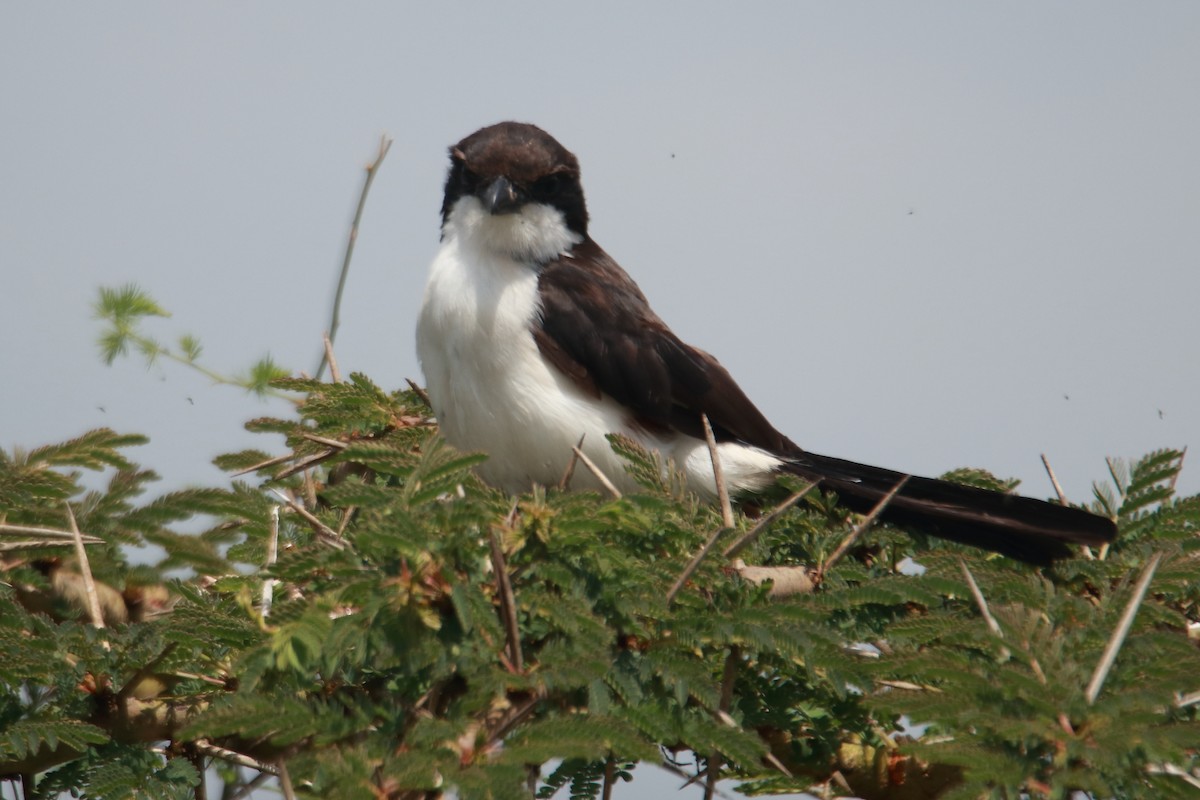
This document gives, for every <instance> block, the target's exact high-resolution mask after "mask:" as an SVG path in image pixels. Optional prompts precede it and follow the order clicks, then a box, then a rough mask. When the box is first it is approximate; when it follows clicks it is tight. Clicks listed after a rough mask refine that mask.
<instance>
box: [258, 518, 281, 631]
mask: <svg viewBox="0 0 1200 800" xmlns="http://www.w3.org/2000/svg"><path fill="white" fill-rule="evenodd" d="M270 529H271V535H270V536H268V537H267V563H266V564H265V565H264V566H265V567H266V568H267V569H270V568H271V567H273V566H274V565H275V559H276V558H278V557H279V506H278V505H274V504H272V505H271V523H270ZM274 598H275V579H274V578H270V577H267V578H264V579H263V587H262V603H261V606H262V616H263V619H266V618H267V617H269V616H270V615H271V602H272V600H274Z"/></svg>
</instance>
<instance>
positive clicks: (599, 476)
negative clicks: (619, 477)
mask: <svg viewBox="0 0 1200 800" xmlns="http://www.w3.org/2000/svg"><path fill="white" fill-rule="evenodd" d="M571 449H572V450H574V451H575V455H576V456H577V457H578V458H579V460H580V461H582V462H583V465H584V466H585V467H587V468H588V469H589V470H590V471H591V473H592V474H593V475H595V476H596V480H598V481H600V483H601V485H603V486H604V488H605V489H608V491H609V493H610V494H612V496H613V497H615V498H616V499H618V500H620V499H621V490H620V489H618V488H617V487H616V485H615V484H613V482H612V481H610V480H609V479H608V476H607V475H605V474H604V471H603V470H601V469H600V467H598V466H596V462H594V461H592V460H591V459H590V458H588V457H587V453H585V452H583V451H582V450H580V449H579V448H578V447H572V448H571Z"/></svg>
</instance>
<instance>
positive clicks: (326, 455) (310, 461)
mask: <svg viewBox="0 0 1200 800" xmlns="http://www.w3.org/2000/svg"><path fill="white" fill-rule="evenodd" d="M338 452H339V450H337V449H336V448H332V447H331V448H329V449H328V450H326V451H325V452H323V453H314V454H313V455H311V456H305V457H304V458H301V459H300V460H299V461H297V462H296V463H295V464H292V465H291V466H290V467H288V468H287V469H281V470H280V471H279V473H278V474H277V475H276V476H275V477H274V480H277V481H281V480H283V479H284V478H290V477H292V476H293V475H295V474H296V473H297V472H304V470H306V469H310V468H312V467H315V466H316V465H317V464H320V463H321V462H322V461H325V460H327V459H330V458H333V457H334V456H335V455H337V454H338ZM295 457H296V455H295V453H293V454H292V455H290V456H288V458H287V459H284V460H285V461H286V460H289V459H293V458H295Z"/></svg>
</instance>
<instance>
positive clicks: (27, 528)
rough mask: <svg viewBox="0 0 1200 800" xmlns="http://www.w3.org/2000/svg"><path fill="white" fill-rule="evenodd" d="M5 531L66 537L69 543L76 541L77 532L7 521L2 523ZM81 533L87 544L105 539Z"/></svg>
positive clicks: (45, 536)
mask: <svg viewBox="0 0 1200 800" xmlns="http://www.w3.org/2000/svg"><path fill="white" fill-rule="evenodd" d="M5 533H23V534H34V535H35V536H42V537H44V538H46V539H65V540H66V541H67V543H68V544H73V543H74V542H75V533H74V532H73V531H64V530H59V529H58V528H42V527H39V526H37V525H9V524H7V523H0V535H3V534H5ZM79 535H80V536H81V537H82V538H83V541H84V542H85V543H86V544H96V543H98V542H103V541H104V540H103V539H101V538H99V537H98V536H92V535H90V534H87V533H81V534H79Z"/></svg>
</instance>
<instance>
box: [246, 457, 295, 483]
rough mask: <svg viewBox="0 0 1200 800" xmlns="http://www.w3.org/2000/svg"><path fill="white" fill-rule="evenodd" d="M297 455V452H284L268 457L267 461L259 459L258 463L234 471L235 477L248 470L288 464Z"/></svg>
mask: <svg viewBox="0 0 1200 800" xmlns="http://www.w3.org/2000/svg"><path fill="white" fill-rule="evenodd" d="M295 457H296V454H295V453H284V454H283V455H281V456H273V457H271V458H268V459H267V460H265V461H259V462H258V463H257V464H251V465H250V466H248V467H245V468H244V469H239V470H238V471H237V472H235V473H233V477H235V478H236V477H237V476H239V475H245V474H246V473H248V472H257V471H258V470H260V469H264V468H266V467H273V466H275V465H276V464H286V463H287V462H289V461H291V460H292V459H293V458H295Z"/></svg>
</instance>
